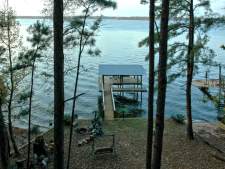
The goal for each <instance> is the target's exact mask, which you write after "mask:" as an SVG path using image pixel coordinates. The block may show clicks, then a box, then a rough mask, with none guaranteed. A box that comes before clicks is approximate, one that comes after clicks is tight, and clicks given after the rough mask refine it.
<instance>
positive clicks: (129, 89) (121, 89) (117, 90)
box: [112, 87, 147, 93]
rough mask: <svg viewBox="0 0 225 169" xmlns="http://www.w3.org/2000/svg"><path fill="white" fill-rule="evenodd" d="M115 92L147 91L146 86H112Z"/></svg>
mask: <svg viewBox="0 0 225 169" xmlns="http://www.w3.org/2000/svg"><path fill="white" fill-rule="evenodd" d="M112 90H113V92H128V93H141V92H147V90H146V89H144V88H115V87H113V88H112Z"/></svg>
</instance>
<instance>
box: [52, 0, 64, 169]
mask: <svg viewBox="0 0 225 169" xmlns="http://www.w3.org/2000/svg"><path fill="white" fill-rule="evenodd" d="M53 24H54V145H55V150H54V169H64V54H63V0H54V17H53Z"/></svg>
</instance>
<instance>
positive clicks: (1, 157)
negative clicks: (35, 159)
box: [0, 99, 10, 169]
mask: <svg viewBox="0 0 225 169" xmlns="http://www.w3.org/2000/svg"><path fill="white" fill-rule="evenodd" d="M9 154H10V147H9V137H8V132H7V128H6V126H5V121H4V116H3V113H2V102H1V99H0V168H1V169H8V167H9Z"/></svg>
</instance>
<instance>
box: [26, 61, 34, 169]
mask: <svg viewBox="0 0 225 169" xmlns="http://www.w3.org/2000/svg"><path fill="white" fill-rule="evenodd" d="M34 69H35V60H34V61H33V64H32V72H31V86H30V97H29V110H28V116H29V117H28V151H27V169H29V168H30V144H31V142H30V141H31V132H30V130H31V109H32V97H33V86H34Z"/></svg>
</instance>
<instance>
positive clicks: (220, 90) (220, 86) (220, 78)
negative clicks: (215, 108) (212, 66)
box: [219, 64, 222, 104]
mask: <svg viewBox="0 0 225 169" xmlns="http://www.w3.org/2000/svg"><path fill="white" fill-rule="evenodd" d="M221 84H222V77H221V65H220V64H219V104H220V101H221V92H222V85H221Z"/></svg>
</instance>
